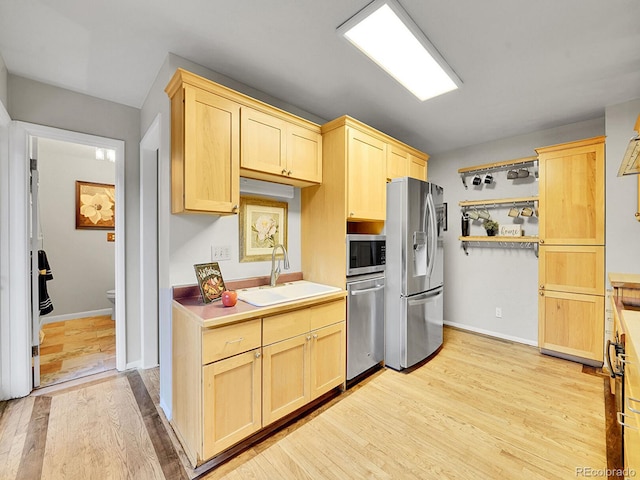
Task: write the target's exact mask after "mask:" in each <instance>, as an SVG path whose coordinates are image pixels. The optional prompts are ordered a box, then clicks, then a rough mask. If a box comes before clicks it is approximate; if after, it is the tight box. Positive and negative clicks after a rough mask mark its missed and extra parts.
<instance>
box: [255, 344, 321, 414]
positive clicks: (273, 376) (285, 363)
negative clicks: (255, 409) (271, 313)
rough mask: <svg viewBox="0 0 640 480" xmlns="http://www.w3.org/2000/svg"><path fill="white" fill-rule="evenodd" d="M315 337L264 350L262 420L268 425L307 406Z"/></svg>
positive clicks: (271, 346)
mask: <svg viewBox="0 0 640 480" xmlns="http://www.w3.org/2000/svg"><path fill="white" fill-rule="evenodd" d="M310 340H311V334H304V335H299V336H297V337H293V338H290V339H288V340H283V341H282V342H278V343H274V344H273V345H269V346H266V347H264V348H263V353H264V355H263V378H262V386H263V398H262V418H263V422H264V425H265V426H266V425H268V424H270V423H272V422H274V421H275V420H278V419H279V418H282V417H284V416H285V415H287V414H289V413H291V412H293V411H295V410H297V409H298V408H300V407H302V406H304V405H305V404H306V403H307V402H309V400H310V399H311V397H310V394H309V375H310V369H309V341H310Z"/></svg>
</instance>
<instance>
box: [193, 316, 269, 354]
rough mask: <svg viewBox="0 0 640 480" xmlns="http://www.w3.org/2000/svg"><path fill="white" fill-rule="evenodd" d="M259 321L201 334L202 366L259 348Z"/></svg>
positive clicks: (215, 329) (257, 319)
mask: <svg viewBox="0 0 640 480" xmlns="http://www.w3.org/2000/svg"><path fill="white" fill-rule="evenodd" d="M261 330H262V329H261V320H260V319H259V318H256V319H255V320H249V321H248V322H242V323H238V324H233V325H227V326H226V327H220V328H213V329H210V330H206V331H205V332H204V333H203V334H202V364H203V365H206V364H207V363H211V362H215V361H216V360H220V359H223V358H227V357H230V356H232V355H237V354H238V353H242V352H246V351H247V350H252V349H254V348H258V347H260V340H261V336H262V335H261V333H262V331H261Z"/></svg>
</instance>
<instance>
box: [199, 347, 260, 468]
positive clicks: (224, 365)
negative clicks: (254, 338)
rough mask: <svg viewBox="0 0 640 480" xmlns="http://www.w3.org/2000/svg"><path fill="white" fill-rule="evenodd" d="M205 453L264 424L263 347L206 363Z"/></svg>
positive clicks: (210, 454)
mask: <svg viewBox="0 0 640 480" xmlns="http://www.w3.org/2000/svg"><path fill="white" fill-rule="evenodd" d="M202 373H203V375H202V382H203V412H202V415H203V428H204V430H203V457H204V458H205V459H207V458H211V457H212V456H214V455H215V454H217V453H219V452H221V451H223V450H224V449H226V448H228V447H230V446H231V445H233V444H235V443H237V442H239V441H240V440H242V439H244V438H246V437H247V436H249V435H251V434H252V433H254V432H256V431H258V430H260V428H261V427H262V417H261V411H260V406H261V399H262V389H261V386H260V384H261V381H262V362H261V358H260V349H256V350H252V351H249V352H246V353H243V354H240V355H236V356H235V357H230V358H226V359H224V360H220V361H218V362H215V363H211V364H209V365H205V366H204V367H202Z"/></svg>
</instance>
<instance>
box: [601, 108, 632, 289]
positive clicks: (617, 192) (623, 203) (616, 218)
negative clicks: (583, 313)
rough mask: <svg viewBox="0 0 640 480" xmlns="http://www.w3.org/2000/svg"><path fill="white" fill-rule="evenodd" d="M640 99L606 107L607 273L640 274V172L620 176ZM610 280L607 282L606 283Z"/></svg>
mask: <svg viewBox="0 0 640 480" xmlns="http://www.w3.org/2000/svg"><path fill="white" fill-rule="evenodd" d="M638 115H640V99H636V100H633V101H630V102H625V103H621V104H619V105H613V106H610V107H607V109H606V112H605V119H606V132H607V143H606V156H607V172H606V175H607V231H606V235H607V237H606V238H607V250H606V255H607V257H606V258H607V260H606V263H607V272H621V273H640V222H638V221H637V220H636V218H635V213H636V212H637V211H638V178H639V176H638V175H627V176H624V177H618V176H617V175H618V168H619V167H620V163H622V157H623V156H624V152H625V150H626V148H627V145H628V144H629V140H630V139H631V138H632V137H633V136H634V135H635V131H634V130H633V127H634V125H635V123H636V120H637V119H638ZM607 283H608V282H607Z"/></svg>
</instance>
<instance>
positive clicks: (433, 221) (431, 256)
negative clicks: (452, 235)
mask: <svg viewBox="0 0 640 480" xmlns="http://www.w3.org/2000/svg"><path fill="white" fill-rule="evenodd" d="M427 208H428V209H429V223H430V225H429V232H430V233H431V241H430V242H429V243H430V245H429V246H430V247H431V248H430V250H429V253H428V255H427V258H428V262H429V263H428V264H427V275H428V276H429V278H431V274H432V273H433V267H434V265H435V263H436V249H437V248H438V232H437V228H438V223H437V222H438V220H437V218H436V207H435V204H434V202H433V195H432V194H431V192H429V193H428V194H427Z"/></svg>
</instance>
